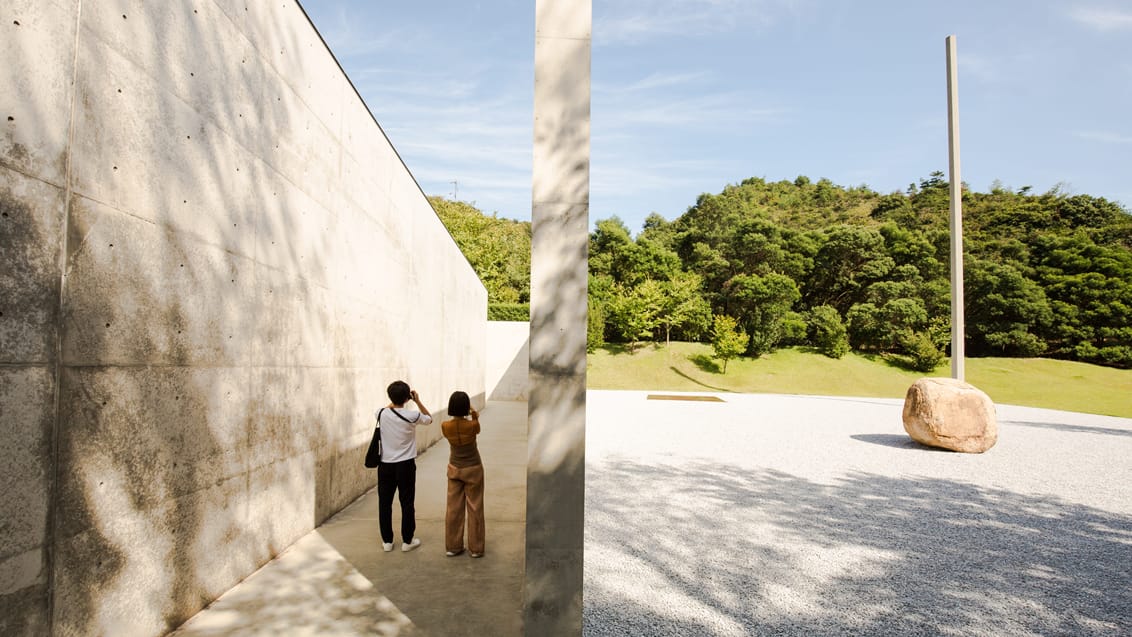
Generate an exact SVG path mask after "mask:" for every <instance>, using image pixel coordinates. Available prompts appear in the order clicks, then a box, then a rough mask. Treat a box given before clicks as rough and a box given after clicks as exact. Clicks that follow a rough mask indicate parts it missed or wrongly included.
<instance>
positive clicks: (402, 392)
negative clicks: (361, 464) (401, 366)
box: [375, 380, 432, 552]
mask: <svg viewBox="0 0 1132 637" xmlns="http://www.w3.org/2000/svg"><path fill="white" fill-rule="evenodd" d="M387 393H388V394H389V401H390V402H389V404H388V405H386V406H385V407H382V408H381V409H379V410H377V413H376V414H375V417H376V418H377V426H378V427H379V428H380V429H381V448H382V450H381V464H379V465H378V466H377V518H378V525H379V526H380V527H381V547H382V548H383V549H385V551H386V552H388V551H392V550H393V494H394V493H396V494H398V496H399V499H400V501H401V550H402V551H411V550H413V549H415V548H417V547H418V546H420V545H421V540H420V538H418V537H414V534H415V533H416V531H417V515H416V508H415V504H414V503H415V500H416V492H417V460H416V458H417V431H416V430H417V427H418V426H420V425H429V424H432V415H431V414H430V413H429V412H428V409H426V408H425V406H424V405H422V404H421V399H420V397H419V396H418V395H417V392H416V391H414V390H412V389H410V388H409V384H408V383H406V382H404V381H401V380H398V381H394V382H393V383H391V384H390V385H389V388H388V390H387ZM409 400H412V401H413V402H414V403H415V404H416V406H417V408H416V409H407V408H406V407H405V403H407V402H409Z"/></svg>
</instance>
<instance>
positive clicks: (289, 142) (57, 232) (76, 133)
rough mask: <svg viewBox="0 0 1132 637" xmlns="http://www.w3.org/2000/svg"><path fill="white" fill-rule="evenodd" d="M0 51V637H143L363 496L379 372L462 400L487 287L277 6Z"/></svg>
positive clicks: (434, 433) (60, 28)
mask: <svg viewBox="0 0 1132 637" xmlns="http://www.w3.org/2000/svg"><path fill="white" fill-rule="evenodd" d="M0 60H2V61H3V64H0V212H2V217H0V428H2V431H0V480H2V481H3V483H4V484H5V487H6V488H5V489H3V490H2V492H0V634H3V635H44V634H55V635H95V634H104V635H158V634H162V633H164V632H165V631H167V630H168V629H170V628H172V627H174V626H176V625H178V624H179V623H181V622H182V621H184V620H185V619H187V618H188V617H190V616H191V615H192V614H193V613H195V612H196V611H197V610H199V609H200V608H201V607H203V606H204V605H205V604H207V603H208V602H209V601H210V600H212V599H214V598H215V597H217V596H218V595H219V594H220V593H222V592H224V591H225V590H227V589H228V588H230V587H231V586H232V585H234V584H235V583H236V582H238V581H239V580H240V579H242V578H243V577H245V576H246V575H248V574H249V573H251V572H252V571H253V570H254V569H255V568H256V567H258V566H259V565H260V564H263V563H264V562H266V561H267V560H268V559H270V558H271V557H272V556H273V555H275V554H277V553H278V552H279V551H281V550H282V549H284V548H285V547H287V546H288V545H289V544H291V543H292V542H293V541H294V540H295V539H296V538H298V537H300V536H301V535H303V534H304V533H306V532H308V531H309V530H311V529H312V528H313V527H314V526H315V525H316V524H318V523H319V522H320V521H322V520H324V519H326V518H327V517H328V516H330V515H331V514H332V513H333V512H335V511H337V510H339V509H341V508H342V507H343V506H345V505H346V504H348V503H349V502H350V501H352V500H353V499H355V498H356V497H357V496H358V495H360V494H361V493H363V492H364V491H366V490H367V489H368V488H370V487H372V486H373V484H374V482H375V480H376V478H375V472H373V471H372V470H365V469H364V468H363V467H362V456H363V455H364V452H365V447H366V445H367V444H368V441H369V438H370V435H371V432H372V428H373V412H374V411H375V409H377V408H378V407H380V406H382V405H384V404H385V403H386V402H387V398H386V397H385V387H386V385H387V384H388V383H389V382H390V381H392V380H394V379H397V378H403V379H405V380H407V381H408V382H409V383H410V384H412V385H413V387H414V388H415V389H417V390H418V391H419V392H420V394H421V396H422V398H423V399H424V401H425V404H426V405H427V406H428V407H430V408H431V409H433V411H434V413H435V414H436V415H438V416H443V413H441V408H442V407H443V406H444V404H445V403H446V401H447V396H448V393H449V392H450V391H452V390H454V389H463V390H465V391H468V392H469V394H471V395H473V396H475V397H476V402H477V404H480V405H482V403H483V399H484V357H485V352H484V347H485V340H486V337H485V329H486V327H485V326H486V320H485V319H486V305H487V294H486V291H485V290H484V288H483V286H482V285H481V284H480V283H479V281H478V279H477V278H476V275H475V273H474V272H473V271H472V269H471V267H470V266H469V265H468V263H467V261H466V260H465V259H464V257H463V256H462V255H461V254H460V252H459V250H458V248H457V247H456V245H455V243H454V242H453V241H452V239H451V238H450V237H449V235H448V233H447V232H446V231H445V229H444V227H443V225H442V224H441V223H440V221H439V219H438V218H437V216H436V214H435V213H434V211H433V210H432V209H431V207H430V206H429V204H428V202H427V200H426V199H425V197H424V195H423V194H422V193H421V191H420V189H419V187H418V186H417V184H416V182H415V180H414V179H413V177H412V175H411V174H410V173H409V172H408V170H407V169H406V168H405V166H404V165H403V164H402V162H401V160H400V158H399V157H398V156H397V154H396V152H395V151H394V149H393V148H392V147H391V145H390V144H389V142H388V140H387V139H386V137H385V135H384V134H383V132H382V131H381V129H380V128H379V127H378V126H377V124H376V123H375V122H374V120H373V118H372V116H371V115H370V113H369V111H368V110H367V108H366V106H365V104H364V103H363V102H362V101H361V99H360V98H359V97H358V96H357V94H356V92H355V91H354V89H353V87H352V85H351V84H350V82H349V81H348V79H347V78H346V77H345V75H344V74H343V73H342V71H341V69H340V68H339V66H338V65H337V63H336V62H335V60H334V58H333V57H332V55H331V54H330V52H329V51H328V50H327V49H326V46H325V44H324V43H323V42H322V40H321V38H320V37H319V35H318V33H317V32H316V31H315V30H314V28H313V27H312V26H311V24H310V22H309V21H308V19H307V17H306V15H305V14H304V13H303V11H302V9H301V8H300V7H299V6H298V5H297V4H295V2H293V0H292V1H288V0H280V1H279V2H275V3H262V2H255V3H251V2H243V1H240V2H235V1H233V0H196V1H192V0H167V1H164V2H140V1H139V0H99V1H98V2H80V1H79V0H7V1H6V2H4V3H2V4H0ZM439 436H440V435H439V427H438V426H437V425H433V426H432V427H429V428H427V429H426V430H422V431H421V432H420V434H419V441H420V442H421V444H428V443H429V442H431V441H433V440H436V439H438V438H439ZM375 534H376V529H375Z"/></svg>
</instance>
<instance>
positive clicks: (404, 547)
mask: <svg viewBox="0 0 1132 637" xmlns="http://www.w3.org/2000/svg"><path fill="white" fill-rule="evenodd" d="M420 545H421V538H419V537H415V538H413V541H412V542H409V543H408V544H405V543H402V544H401V550H402V551H405V552H406V553H408V552H409V551H411V550H413V549H415V548H417V547H418V546H420ZM390 546H392V545H390ZM390 550H392V549H390Z"/></svg>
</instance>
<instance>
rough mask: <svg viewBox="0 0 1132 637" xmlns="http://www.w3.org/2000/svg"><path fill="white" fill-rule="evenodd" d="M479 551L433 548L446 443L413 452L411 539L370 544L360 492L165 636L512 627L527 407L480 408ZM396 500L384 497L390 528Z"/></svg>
mask: <svg viewBox="0 0 1132 637" xmlns="http://www.w3.org/2000/svg"><path fill="white" fill-rule="evenodd" d="M480 420H481V423H482V426H483V432H482V433H481V434H480V437H479V445H480V455H481V457H482V458H483V462H484V471H485V481H486V494H485V499H484V510H485V512H486V514H487V551H486V553H485V554H484V557H482V558H478V559H475V558H472V557H470V556H469V555H468V554H467V553H465V554H463V555H459V556H456V557H446V556H445V554H444V507H445V494H446V489H447V477H446V473H445V469H446V467H447V465H448V444H447V443H445V442H440V443H438V444H436V445H434V446H433V447H432V448H430V449H429V450H428V451H426V452H425V453H424V454H423V455H421V456H420V457H419V458H418V459H417V500H416V502H417V536H418V537H420V538H421V546H420V547H419V548H417V549H416V550H414V551H411V552H409V553H404V552H402V551H401V545H400V538H399V537H398V539H397V542H396V543H395V545H394V550H393V552H391V553H385V552H384V551H382V549H381V539H380V537H379V535H378V528H377V493H376V491H370V492H369V493H367V494H366V495H365V496H363V497H362V498H360V499H358V500H357V501H356V502H354V503H353V504H352V505H350V506H349V507H347V508H346V509H345V510H343V511H342V512H341V513H339V514H338V515H336V516H334V517H333V518H331V519H330V520H328V521H327V522H326V523H325V524H323V525H322V526H320V527H318V528H317V529H316V530H314V531H312V532H311V533H309V534H307V535H306V536H304V537H303V538H302V539H301V540H299V542H297V543H296V544H295V545H294V546H292V547H291V548H289V549H288V550H287V551H286V552H285V553H284V554H283V555H281V556H280V557H279V558H278V559H276V560H273V561H272V562H270V563H268V564H267V565H266V566H264V567H263V568H262V569H260V570H259V571H258V572H257V573H255V574H254V575H253V576H252V577H250V578H248V579H247V580H246V581H244V582H242V583H241V584H239V585H238V586H236V587H235V588H234V589H232V590H231V591H229V592H228V593H225V594H224V596H223V597H221V598H220V599H219V600H217V601H216V602H215V603H214V604H212V605H211V606H210V607H209V608H207V609H205V610H204V611H202V612H200V613H198V614H197V615H196V616H195V617H193V618H192V619H191V620H189V622H187V623H186V624H185V625H184V626H183V627H181V628H180V629H179V630H178V631H177V632H175V633H173V634H174V635H176V637H236V636H241V637H242V636H248V635H263V636H264V637H267V636H269V635H270V636H272V637H275V636H280V635H287V636H288V637H290V636H291V635H311V636H316V635H318V636H321V635H333V636H342V637H346V636H347V635H349V636H358V635H380V636H393V635H396V636H398V637H405V636H414V635H436V636H438V637H439V636H445V637H447V636H455V637H459V636H462V635H466V636H468V637H472V636H482V635H493V636H495V635H498V636H501V637H508V636H515V635H519V634H521V629H522V590H521V589H522V580H523V547H524V534H525V524H526V521H525V517H524V516H525V511H526V508H525V507H526V501H525V496H526V457H527V447H526V433H527V405H526V403H522V402H491V403H489V404H488V405H487V407H486V408H485V409H484V410H483V411H482V412H481V414H480ZM400 519H401V518H400V508H399V507H398V505H397V504H396V503H394V505H393V523H394V527H395V528H399V524H400V523H399V520H400Z"/></svg>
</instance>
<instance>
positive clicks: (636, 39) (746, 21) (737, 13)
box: [593, 0, 804, 46]
mask: <svg viewBox="0 0 1132 637" xmlns="http://www.w3.org/2000/svg"><path fill="white" fill-rule="evenodd" d="M803 4H804V0H620V1H612V0H610V1H607V2H603V3H599V4H598V5H597V7H595V9H596V11H595V14H594V40H593V41H594V45H595V46H604V45H610V44H640V43H642V42H646V41H649V40H652V39H655V38H661V37H670V36H685V37H702V36H707V35H712V34H715V33H724V32H729V31H733V30H736V29H750V28H760V29H761V28H766V27H768V26H771V25H773V24H776V23H777V22H779V21H780V20H782V19H784V18H785V17H787V16H791V15H796V14H797V13H798V11H799V8H800V7H801V6H802V5H803Z"/></svg>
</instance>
